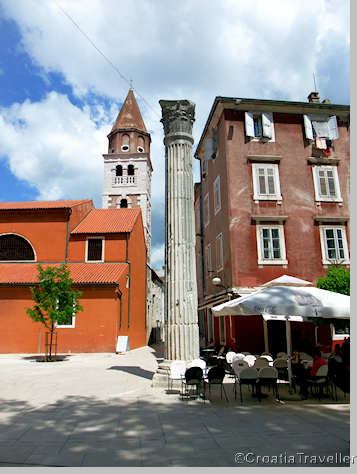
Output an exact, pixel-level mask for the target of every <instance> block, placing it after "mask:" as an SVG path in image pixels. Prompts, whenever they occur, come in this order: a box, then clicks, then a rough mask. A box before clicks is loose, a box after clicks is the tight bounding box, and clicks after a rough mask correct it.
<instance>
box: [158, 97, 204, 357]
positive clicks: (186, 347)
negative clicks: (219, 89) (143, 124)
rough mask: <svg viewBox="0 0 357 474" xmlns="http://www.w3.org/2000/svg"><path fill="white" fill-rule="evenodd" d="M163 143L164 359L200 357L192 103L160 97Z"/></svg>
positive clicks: (193, 113) (193, 114) (193, 111)
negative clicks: (164, 205)
mask: <svg viewBox="0 0 357 474" xmlns="http://www.w3.org/2000/svg"><path fill="white" fill-rule="evenodd" d="M159 103H160V105H161V109H162V119H161V122H162V123H163V126H164V133H165V138H164V144H165V203H166V209H165V332H166V333H165V358H166V360H168V361H170V360H186V361H189V360H192V359H196V358H197V357H199V333H198V313H197V282H196V259H195V220H194V188H193V174H192V144H193V137H192V125H193V122H194V120H195V119H194V116H195V104H194V103H193V102H190V101H188V100H160V102H159Z"/></svg>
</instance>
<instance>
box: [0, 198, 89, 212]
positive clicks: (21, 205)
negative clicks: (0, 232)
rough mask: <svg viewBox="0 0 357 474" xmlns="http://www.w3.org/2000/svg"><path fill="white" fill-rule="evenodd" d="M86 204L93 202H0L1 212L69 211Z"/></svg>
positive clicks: (85, 200)
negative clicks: (30, 210)
mask: <svg viewBox="0 0 357 474" xmlns="http://www.w3.org/2000/svg"><path fill="white" fill-rule="evenodd" d="M86 202H91V200H90V199H80V200H76V201H28V202H0V211H1V210H6V211H10V210H16V209H68V208H71V207H74V206H78V205H79V204H84V203H86Z"/></svg>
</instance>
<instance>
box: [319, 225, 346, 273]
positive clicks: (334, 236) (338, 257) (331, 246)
mask: <svg viewBox="0 0 357 474" xmlns="http://www.w3.org/2000/svg"><path fill="white" fill-rule="evenodd" d="M320 241H321V251H322V263H323V264H324V265H330V264H336V263H344V264H348V263H350V258H349V253H348V247H347V239H346V228H345V227H344V226H331V225H330V226H327V225H326V226H323V225H321V226H320Z"/></svg>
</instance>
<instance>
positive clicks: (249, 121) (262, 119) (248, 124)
mask: <svg viewBox="0 0 357 474" xmlns="http://www.w3.org/2000/svg"><path fill="white" fill-rule="evenodd" d="M245 134H246V136H247V137H249V138H250V139H251V140H262V141H270V142H274V141H275V132H274V122H273V114H270V113H267V112H245Z"/></svg>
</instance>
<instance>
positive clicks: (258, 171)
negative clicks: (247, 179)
mask: <svg viewBox="0 0 357 474" xmlns="http://www.w3.org/2000/svg"><path fill="white" fill-rule="evenodd" d="M252 172H253V173H252V174H253V191H254V193H253V199H254V200H255V201H259V200H271V201H281V200H282V197H281V194H280V181H279V167H278V165H276V164H265V163H264V164H260V163H259V164H258V163H253V165H252Z"/></svg>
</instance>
